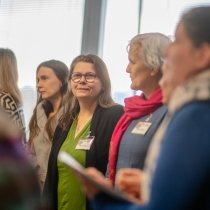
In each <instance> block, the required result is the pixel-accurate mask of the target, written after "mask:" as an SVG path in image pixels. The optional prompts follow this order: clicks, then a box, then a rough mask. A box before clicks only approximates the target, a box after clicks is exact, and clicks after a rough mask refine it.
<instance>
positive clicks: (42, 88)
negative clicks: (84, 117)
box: [27, 60, 69, 189]
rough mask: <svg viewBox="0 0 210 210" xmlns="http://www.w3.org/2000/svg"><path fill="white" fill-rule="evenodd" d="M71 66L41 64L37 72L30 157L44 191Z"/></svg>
mask: <svg viewBox="0 0 210 210" xmlns="http://www.w3.org/2000/svg"><path fill="white" fill-rule="evenodd" d="M68 73H69V70H68V67H67V66H66V65H65V64H64V63H63V62H61V61H57V60H49V61H45V62H43V63H41V64H40V65H39V66H38V67H37V71H36V80H37V81H36V85H37V92H38V93H37V94H38V98H37V104H36V106H35V108H34V112H33V115H32V117H31V120H30V123H29V129H30V135H29V140H28V145H27V148H28V154H29V157H30V159H31V160H32V162H33V165H34V167H35V169H36V171H37V174H38V178H39V181H40V186H41V189H42V188H43V185H44V182H45V177H46V173H47V164H48V158H49V154H50V149H51V145H52V139H53V135H54V131H55V128H56V126H57V124H58V120H59V118H60V116H61V115H62V114H63V107H62V99H63V96H64V94H65V93H66V91H67V87H68V83H67V78H68Z"/></svg>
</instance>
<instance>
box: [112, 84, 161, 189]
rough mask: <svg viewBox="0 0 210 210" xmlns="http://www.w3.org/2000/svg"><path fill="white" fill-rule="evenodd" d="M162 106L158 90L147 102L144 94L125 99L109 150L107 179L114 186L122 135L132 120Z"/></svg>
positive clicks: (159, 90)
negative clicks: (122, 112)
mask: <svg viewBox="0 0 210 210" xmlns="http://www.w3.org/2000/svg"><path fill="white" fill-rule="evenodd" d="M161 105H162V91H161V89H160V88H159V89H158V90H156V91H155V92H154V93H153V94H152V95H151V96H150V98H149V99H148V100H145V99H144V94H143V93H142V94H141V95H140V96H133V97H130V98H126V99H125V108H124V110H125V114H124V115H123V116H122V117H121V118H120V120H119V121H118V123H117V125H116V127H115V129H114V132H113V134H112V138H111V142H110V148H109V168H108V170H109V179H110V180H111V182H112V184H113V185H114V181H115V173H116V164H117V158H118V149H119V145H120V141H121V138H122V135H123V134H124V132H125V130H126V129H127V127H128V125H129V124H130V122H131V121H132V120H133V119H136V118H140V117H143V116H146V115H148V114H151V113H152V112H154V111H155V110H156V109H158V108H159V107H160V106H161Z"/></svg>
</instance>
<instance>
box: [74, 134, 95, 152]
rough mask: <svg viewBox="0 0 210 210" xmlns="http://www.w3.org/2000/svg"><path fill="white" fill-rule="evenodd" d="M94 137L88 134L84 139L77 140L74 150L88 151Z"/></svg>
mask: <svg viewBox="0 0 210 210" xmlns="http://www.w3.org/2000/svg"><path fill="white" fill-rule="evenodd" d="M94 138H95V136H90V134H88V135H87V136H86V137H83V138H81V139H79V141H78V143H77V145H76V147H75V149H82V150H90V147H91V145H92V143H93V140H94Z"/></svg>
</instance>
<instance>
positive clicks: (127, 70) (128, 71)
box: [126, 64, 131, 73]
mask: <svg viewBox="0 0 210 210" xmlns="http://www.w3.org/2000/svg"><path fill="white" fill-rule="evenodd" d="M126 72H127V73H130V72H131V71H130V64H128V65H127V67H126Z"/></svg>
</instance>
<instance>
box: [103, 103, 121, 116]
mask: <svg viewBox="0 0 210 210" xmlns="http://www.w3.org/2000/svg"><path fill="white" fill-rule="evenodd" d="M102 109H103V111H104V112H106V113H107V114H108V113H111V114H112V113H113V114H114V113H124V107H123V106H122V105H120V104H115V105H113V106H111V107H108V108H102Z"/></svg>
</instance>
